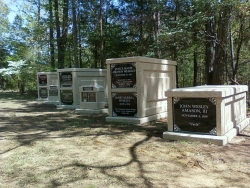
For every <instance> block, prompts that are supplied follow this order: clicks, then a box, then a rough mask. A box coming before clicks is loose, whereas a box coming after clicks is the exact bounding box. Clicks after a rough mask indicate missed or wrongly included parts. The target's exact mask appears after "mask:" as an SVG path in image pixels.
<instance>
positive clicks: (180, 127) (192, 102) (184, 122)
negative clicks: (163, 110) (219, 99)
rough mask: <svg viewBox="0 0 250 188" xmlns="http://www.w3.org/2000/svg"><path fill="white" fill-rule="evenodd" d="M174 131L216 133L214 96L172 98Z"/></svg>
mask: <svg viewBox="0 0 250 188" xmlns="http://www.w3.org/2000/svg"><path fill="white" fill-rule="evenodd" d="M173 105H174V108H173V109H174V110H173V113H174V114H173V116H174V131H177V132H197V133H205V134H216V99H215V98H174V99H173Z"/></svg>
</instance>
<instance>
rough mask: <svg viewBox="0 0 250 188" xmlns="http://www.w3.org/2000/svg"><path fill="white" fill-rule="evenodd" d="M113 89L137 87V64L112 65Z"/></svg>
mask: <svg viewBox="0 0 250 188" xmlns="http://www.w3.org/2000/svg"><path fill="white" fill-rule="evenodd" d="M110 69H111V87H112V88H134V87H136V64H135V63H121V64H111V65H110Z"/></svg>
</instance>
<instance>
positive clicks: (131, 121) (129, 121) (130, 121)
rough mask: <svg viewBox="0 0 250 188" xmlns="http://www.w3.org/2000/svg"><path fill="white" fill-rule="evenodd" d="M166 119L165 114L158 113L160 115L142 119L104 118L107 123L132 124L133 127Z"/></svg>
mask: <svg viewBox="0 0 250 188" xmlns="http://www.w3.org/2000/svg"><path fill="white" fill-rule="evenodd" d="M166 117H167V112H164V113H160V114H155V115H152V116H148V117H143V118H134V117H122V116H118V117H106V121H107V122H121V123H126V124H134V125H141V124H143V123H147V122H150V121H154V120H157V119H162V118H166Z"/></svg>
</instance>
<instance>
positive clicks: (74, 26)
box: [71, 0, 79, 68]
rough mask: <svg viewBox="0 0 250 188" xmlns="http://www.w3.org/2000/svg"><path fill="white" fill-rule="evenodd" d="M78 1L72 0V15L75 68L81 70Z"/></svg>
mask: <svg viewBox="0 0 250 188" xmlns="http://www.w3.org/2000/svg"><path fill="white" fill-rule="evenodd" d="M75 1H76V0H71V2H72V14H73V48H74V53H73V56H74V66H75V68H79V61H78V40H77V23H76V2H75Z"/></svg>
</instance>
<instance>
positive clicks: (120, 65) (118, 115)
mask: <svg viewBox="0 0 250 188" xmlns="http://www.w3.org/2000/svg"><path fill="white" fill-rule="evenodd" d="M106 63H107V83H108V105H109V116H108V117H106V121H108V122H112V121H113V122H125V123H131V124H142V123H145V122H149V121H152V120H156V119H160V118H164V117H166V115H167V113H166V112H167V97H166V96H165V91H166V90H168V89H172V88H175V87H176V65H177V63H176V62H175V61H169V60H165V59H155V58H147V57H127V58H116V59H107V60H106Z"/></svg>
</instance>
